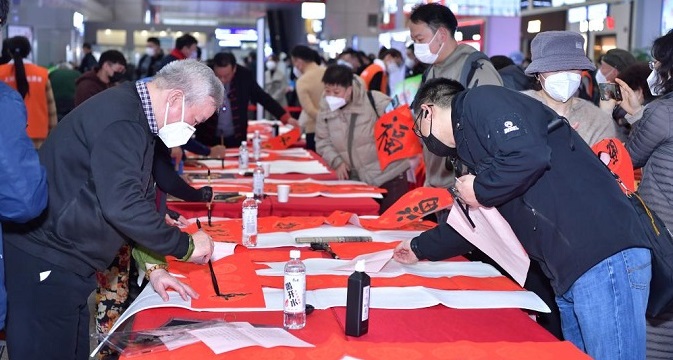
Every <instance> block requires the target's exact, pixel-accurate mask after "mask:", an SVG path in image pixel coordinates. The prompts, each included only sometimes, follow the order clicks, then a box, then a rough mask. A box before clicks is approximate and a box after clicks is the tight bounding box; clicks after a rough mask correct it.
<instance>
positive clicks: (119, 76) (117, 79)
mask: <svg viewBox="0 0 673 360" xmlns="http://www.w3.org/2000/svg"><path fill="white" fill-rule="evenodd" d="M124 78H125V77H124V73H123V72H121V71H115V72H114V74H112V76H111V77H110V82H111V83H117V82H120V81H122V80H124Z"/></svg>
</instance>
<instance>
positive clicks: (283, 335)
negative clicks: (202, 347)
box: [189, 325, 314, 354]
mask: <svg viewBox="0 0 673 360" xmlns="http://www.w3.org/2000/svg"><path fill="white" fill-rule="evenodd" d="M189 333H190V334H192V335H194V336H196V337H197V338H198V339H199V340H201V341H202V342H203V343H205V344H206V345H207V346H208V347H209V348H210V349H211V350H213V352H214V353H215V354H222V353H225V352H228V351H232V350H236V349H241V348H244V347H248V346H262V347H265V348H271V347H276V346H291V347H314V345H312V344H309V343H307V342H306V341H303V340H301V339H299V338H297V337H295V336H294V335H292V334H290V333H289V332H287V331H285V330H284V329H279V328H237V327H232V326H226V325H225V326H218V327H209V328H205V329H197V330H192V331H190V332H189Z"/></svg>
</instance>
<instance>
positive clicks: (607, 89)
mask: <svg viewBox="0 0 673 360" xmlns="http://www.w3.org/2000/svg"><path fill="white" fill-rule="evenodd" d="M598 90H599V91H600V94H601V100H603V101H605V100H610V99H614V100H617V101H622V91H621V90H620V88H619V85H617V84H615V83H600V84H598Z"/></svg>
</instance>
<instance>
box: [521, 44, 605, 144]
mask: <svg viewBox="0 0 673 360" xmlns="http://www.w3.org/2000/svg"><path fill="white" fill-rule="evenodd" d="M531 55H532V57H533V61H532V62H531V63H530V65H528V67H527V68H526V75H529V76H534V77H535V80H536V82H535V85H534V87H533V90H526V91H523V93H524V94H526V95H529V96H531V97H533V98H535V99H537V100H539V101H541V102H542V103H544V104H546V105H547V106H549V107H550V108H552V109H553V110H554V111H556V113H557V114H559V115H561V116H563V117H565V118H567V119H568V121H570V123H571V124H573V127H575V128H576V129H577V132H578V133H579V135H580V136H581V137H582V139H584V141H585V142H586V143H587V144H589V146H591V145H593V144H595V143H597V142H599V141H601V140H603V139H607V138H614V137H617V126H616V125H615V122H614V121H613V120H612V118H611V117H610V115H609V114H606V113H605V112H603V111H602V110H601V109H600V108H598V107H597V106H595V105H594V104H592V103H591V102H589V101H586V100H584V99H580V98H578V97H576V96H575V94H576V93H577V89H578V88H579V86H580V82H581V75H580V74H581V72H582V71H583V70H592V71H593V70H596V67H595V66H594V64H592V63H591V61H590V60H589V58H587V56H586V54H585V53H584V38H583V37H582V36H581V35H580V34H578V33H576V32H572V31H545V32H541V33H539V34H537V36H535V38H534V39H533V41H532V43H531Z"/></svg>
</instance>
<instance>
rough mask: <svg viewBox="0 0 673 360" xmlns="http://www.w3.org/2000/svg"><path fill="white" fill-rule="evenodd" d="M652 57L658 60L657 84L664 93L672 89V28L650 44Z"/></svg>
mask: <svg viewBox="0 0 673 360" xmlns="http://www.w3.org/2000/svg"><path fill="white" fill-rule="evenodd" d="M652 57H654V59H655V60H657V61H659V68H657V73H658V74H659V81H660V82H659V86H660V87H661V89H662V90H663V93H664V94H668V93H669V92H671V91H673V77H671V74H673V30H670V31H669V32H668V33H667V34H666V35H664V36H662V37H659V38H657V39H656V40H654V43H653V44H652Z"/></svg>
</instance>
